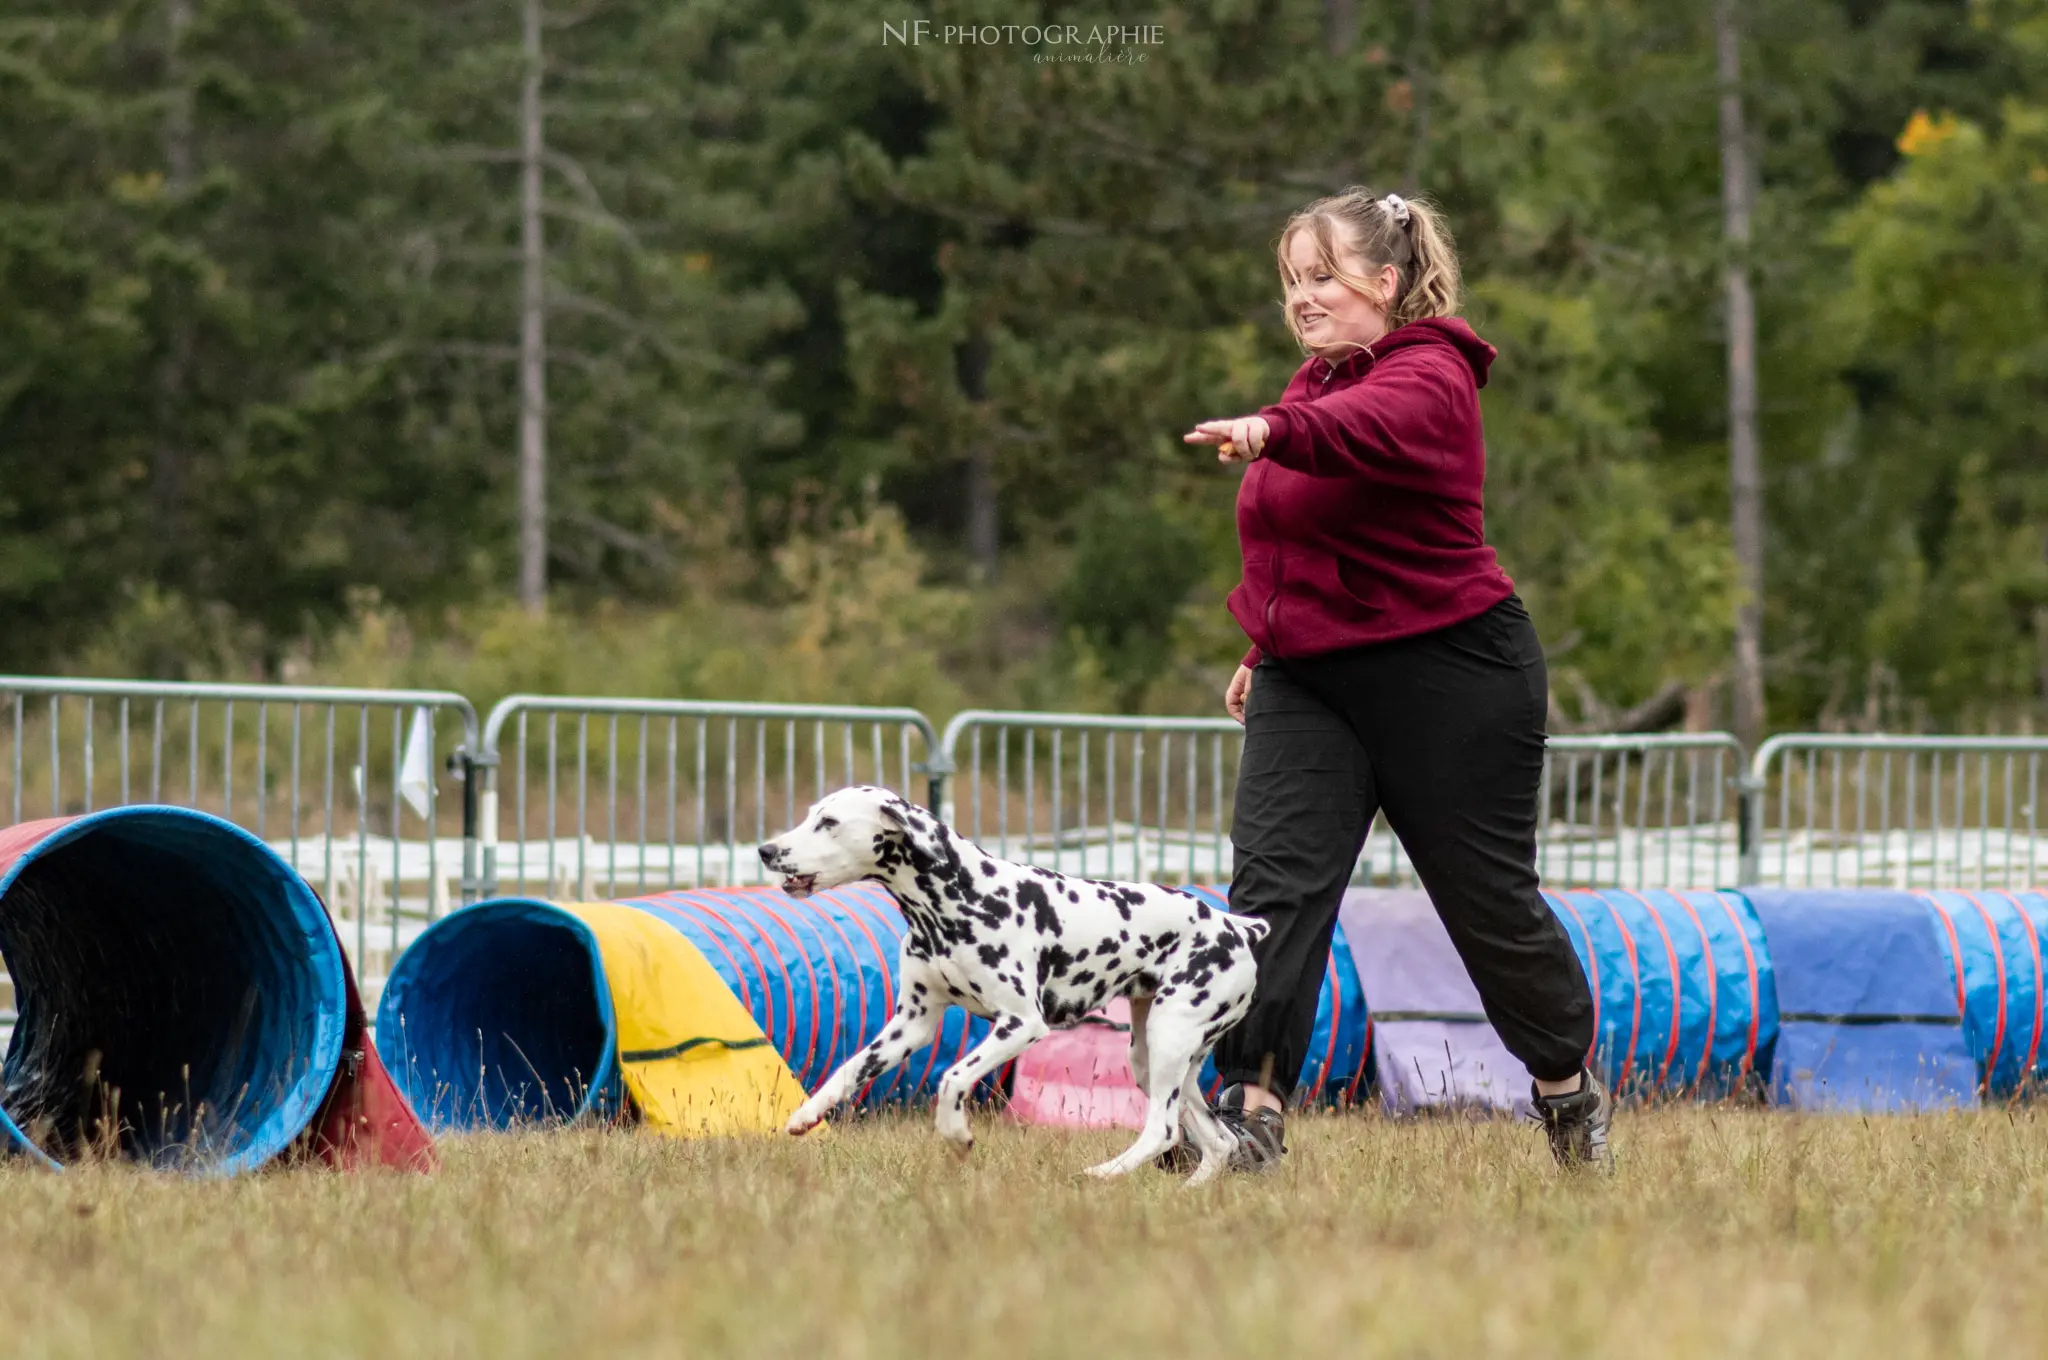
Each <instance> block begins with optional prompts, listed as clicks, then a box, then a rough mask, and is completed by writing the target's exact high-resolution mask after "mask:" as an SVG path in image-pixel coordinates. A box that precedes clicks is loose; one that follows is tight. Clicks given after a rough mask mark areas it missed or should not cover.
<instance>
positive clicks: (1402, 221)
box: [1380, 194, 1409, 227]
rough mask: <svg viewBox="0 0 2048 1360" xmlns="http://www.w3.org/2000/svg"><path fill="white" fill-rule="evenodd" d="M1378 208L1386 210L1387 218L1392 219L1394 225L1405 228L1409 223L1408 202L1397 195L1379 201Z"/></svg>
mask: <svg viewBox="0 0 2048 1360" xmlns="http://www.w3.org/2000/svg"><path fill="white" fill-rule="evenodd" d="M1380 206H1381V207H1382V208H1385V209H1386V210H1387V216H1389V217H1391V218H1393V219H1394V225H1396V226H1401V227H1405V226H1407V225H1408V222H1409V213H1408V200H1407V199H1405V198H1403V197H1401V196H1400V195H1399V194H1388V195H1387V196H1386V197H1385V198H1383V199H1381V200H1380Z"/></svg>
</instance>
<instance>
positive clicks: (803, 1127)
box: [782, 1106, 825, 1138]
mask: <svg viewBox="0 0 2048 1360" xmlns="http://www.w3.org/2000/svg"><path fill="white" fill-rule="evenodd" d="M824 1122H825V1114H824V1111H822V1110H813V1109H811V1108H810V1107H809V1106H805V1107H804V1108H803V1109H801V1110H798V1111H797V1112H796V1113H795V1114H793V1115H791V1116H790V1117H789V1122H788V1123H787V1124H784V1125H783V1126H782V1131H783V1132H784V1133H786V1134H788V1135H789V1136H790V1137H792V1138H801V1137H803V1136H804V1135H805V1134H807V1133H809V1132H810V1131H811V1130H812V1129H815V1128H816V1127H818V1125H820V1124H822V1123H824Z"/></svg>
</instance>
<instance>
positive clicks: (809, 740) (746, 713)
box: [478, 694, 945, 899]
mask: <svg viewBox="0 0 2048 1360" xmlns="http://www.w3.org/2000/svg"><path fill="white" fill-rule="evenodd" d="M593 729H594V730H593ZM482 749H483V754H482V755H481V757H480V758H479V760H478V774H479V776H480V787H481V792H480V797H479V803H480V806H481V813H480V818H481V822H482V827H483V835H484V843H483V866H484V868H483V877H484V879H485V881H486V883H487V884H488V885H489V888H490V891H492V892H498V891H517V892H539V893H542V894H544V895H549V896H556V897H575V898H584V899H589V898H594V897H603V896H612V895H616V894H618V893H620V892H641V891H657V890H660V889H663V888H669V887H691V886H705V885H712V884H720V885H733V884H757V883H763V882H765V881H766V877H765V875H764V872H763V870H762V868H761V862H760V858H759V855H758V854H757V853H756V847H758V846H759V844H760V843H761V842H762V841H764V840H766V839H767V838H768V837H770V836H771V835H773V834H775V833H776V832H778V831H782V830H785V829H787V828H788V827H790V826H792V825H794V824H795V822H796V820H797V818H798V817H799V816H800V815H801V814H802V812H803V810H804V809H805V808H806V807H808V806H809V805H810V803H811V802H812V801H813V800H815V799H817V798H819V797H822V796H823V795H824V794H826V793H829V792H830V791H831V790H833V789H835V788H840V787H843V786H845V785H847V784H858V783H874V784H884V785H887V786H889V787H891V788H895V789H899V790H904V791H908V790H910V789H911V788H912V786H913V783H914V776H916V775H919V774H923V775H926V776H928V778H929V779H930V785H929V789H930V794H929V796H930V798H931V799H932V800H933V801H938V800H940V799H941V798H942V797H943V779H944V773H945V765H944V762H943V759H942V758H941V755H940V751H939V746H938V742H937V740H936V737H935V734H934V732H933V730H932V725H931V723H930V722H929V721H927V720H926V718H925V716H924V715H923V714H922V713H919V712H918V711H917V710H916V709H911V708H862V707H839V706H833V705H825V704H750V703H712V702H696V701H690V700H661V699H598V698H551V697H547V696H543V695H537V694H515V695H513V696H511V697H510V698H507V699H505V700H503V701H502V702H501V703H499V704H498V705H497V707H495V708H493V709H492V710H491V714H490V717H489V718H488V719H487V720H486V721H485V723H484V735H483V748H482ZM622 784H623V787H622Z"/></svg>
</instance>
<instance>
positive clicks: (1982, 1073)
mask: <svg viewBox="0 0 2048 1360" xmlns="http://www.w3.org/2000/svg"><path fill="white" fill-rule="evenodd" d="M1919 896H1920V899H1921V900H1922V901H1923V902H1925V903H1926V904H1927V907H1928V909H1929V910H1930V911H1932V912H1933V913H1934V916H1935V918H1936V921H1937V923H1938V924H1939V926H1940V940H1941V942H1942V944H1943V945H1944V946H1945V947H1946V949H1947V951H1948V964H1949V971H1950V974H1951V976H1952V977H1953V979H1954V981H1955V985H1956V1009H1957V1010H1958V1012H1960V1014H1961V1016H1962V1029H1963V1042H1964V1044H1965V1046H1966V1047H1967V1048H1968V1049H1969V1051H1970V1057H1971V1060H1972V1062H1973V1064H1974V1066H1975V1068H1976V1085H1977V1089H1978V1091H1979V1092H1980V1094H1981V1095H1983V1096H1988V1097H1993V1098H1997V1099H2005V1098H2009V1097H2012V1096H2015V1095H2022V1094H2027V1095H2031V1094H2033V1093H2034V1091H2035V1090H2036V1089H2038V1088H2039V1086H2040V1085H2041V1082H2042V1079H2043V1077H2044V1076H2048V1072H2044V1071H2043V1066H2044V1064H2048V1048H2044V1046H2043V1044H2042V1042H2041V1030H2042V1020H2043V1018H2044V1016H2043V1003H2044V997H2048V989H2044V986H2043V977H2042V972H2041V936H2042V934H2043V932H2044V931H2048V895H2044V894H2042V893H2038V892H2003V891H1989V890H1980V891H1975V892H1972V891H1965V890H1962V889H1950V890H1945V891H1939V892H1923V893H1920V894H1919Z"/></svg>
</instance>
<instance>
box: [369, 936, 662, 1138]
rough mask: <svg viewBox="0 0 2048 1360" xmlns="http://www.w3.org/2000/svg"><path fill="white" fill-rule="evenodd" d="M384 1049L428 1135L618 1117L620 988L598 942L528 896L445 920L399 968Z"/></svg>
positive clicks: (381, 1036)
mask: <svg viewBox="0 0 2048 1360" xmlns="http://www.w3.org/2000/svg"><path fill="white" fill-rule="evenodd" d="M377 1044H378V1048H379V1049H380V1050H381V1051H382V1052H383V1053H384V1055H385V1058H386V1061H387V1062H388V1063H389V1065H390V1068H391V1076H392V1080H394V1081H395V1082H397V1083H398V1089H399V1090H400V1091H401V1092H403V1093H404V1095H405V1098H406V1099H407V1100H408V1101H410V1102H411V1104H412V1107H413V1109H415V1110H417V1111H418V1112H419V1114H420V1117H421V1118H422V1119H424V1120H426V1122H427V1125H428V1127H429V1128H494V1129H503V1128H509V1127H511V1126H513V1125H515V1124H529V1123H538V1122H546V1121H550V1120H556V1121H560V1120H570V1119H575V1118H577V1117H579V1116H581V1115H584V1114H586V1113H589V1112H592V1111H597V1112H599V1113H601V1114H602V1113H610V1112H614V1111H616V1110H618V1109H619V1108H620V1107H621V1105H622V1103H623V1097H624V1084H623V1081H622V1078H621V1077H620V1074H619V1070H618V1054H617V1044H616V1027H615V1025H614V1021H613V1015H612V996H611V989H610V987H609V986H608V985H607V983H606V982H605V974H604V962H603V959H602V957H601V956H600V954H599V952H598V944H597V937H596V936H595V935H594V934H592V933H591V930H590V928H589V927H588V926H587V925H585V924H584V923H583V922H582V921H580V920H578V919H577V918H576V917H575V916H574V915H573V914H572V913H570V912H567V911H563V910H562V909H561V908H559V907H555V906H551V905H549V904H548V903H545V902H539V901H534V900H532V899H529V898H518V897H504V898H496V899H494V900H492V901H488V902H479V903H477V904H476V905H475V906H473V907H466V908H464V909H463V910H461V911H459V912H456V913H455V914H454V915H452V916H446V917H443V918H442V919H441V920H439V921H436V922H435V923H434V924H433V925H432V926H431V927H429V928H428V929H427V930H426V931H424V932H422V933H421V935H420V937H419V938H418V939H417V940H415V941H413V943H412V946H411V947H410V948H408V949H407V950H406V951H405V953H404V954H403V955H401V956H400V957H399V959H398V962H397V964H396V965H395V966H394V967H393V968H392V970H391V976H390V977H389V978H388V979H387V980H386V981H385V983H384V994H383V996H382V998H381V999H380V1000H379V1002H378V1006H377Z"/></svg>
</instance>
